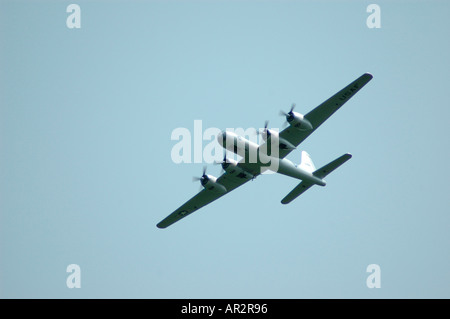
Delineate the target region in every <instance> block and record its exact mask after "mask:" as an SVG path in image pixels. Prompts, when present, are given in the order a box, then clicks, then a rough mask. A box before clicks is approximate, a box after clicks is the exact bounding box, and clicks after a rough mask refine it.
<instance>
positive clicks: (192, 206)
mask: <svg viewBox="0 0 450 319" xmlns="http://www.w3.org/2000/svg"><path fill="white" fill-rule="evenodd" d="M251 179H252V178H251V177H238V176H234V175H230V174H228V173H226V172H225V173H223V174H222V175H221V176H220V177H219V178H218V179H217V183H219V184H221V185H223V186H224V187H225V188H226V189H227V192H226V193H217V192H214V191H211V190H207V189H202V190H201V191H200V192H199V193H197V194H196V195H195V196H194V197H192V198H191V199H190V200H188V201H187V202H186V203H184V204H183V205H181V206H180V207H179V208H178V209H176V210H175V211H174V212H173V213H172V214H170V215H169V216H167V217H166V218H164V219H163V220H162V221H161V222H159V223H158V224H157V225H156V226H157V227H158V228H166V227H168V226H170V225H172V224H173V223H175V222H177V221H179V220H180V219H182V218H184V217H186V216H187V215H189V214H192V213H193V212H195V211H196V210H197V209H199V208H201V207H203V206H206V205H208V204H209V203H211V202H213V201H215V200H216V199H218V198H220V197H222V196H223V195H225V194H228V193H229V192H231V191H232V190H233V189H235V188H238V187H239V186H241V185H244V184H245V183H246V182H248V181H249V180H251Z"/></svg>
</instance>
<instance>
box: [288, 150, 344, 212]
mask: <svg viewBox="0 0 450 319" xmlns="http://www.w3.org/2000/svg"><path fill="white" fill-rule="evenodd" d="M304 153H305V154H306V155H308V153H306V152H304ZM303 158H304V156H303V153H302V164H303ZM351 158H352V155H351V154H344V155H342V156H341V157H338V158H337V159H335V160H334V161H332V162H330V163H328V164H327V165H325V166H323V167H321V168H319V169H318V170H314V171H313V175H314V176H316V177H318V178H321V179H322V178H324V177H325V176H327V175H328V174H330V173H331V172H332V171H334V170H335V169H336V168H338V167H339V166H341V165H342V164H344V163H345V162H347V161H348V160H349V159H351ZM308 159H309V161H310V163H311V164H312V161H311V158H310V157H309V155H308ZM305 165H306V164H305ZM312 167H314V164H312ZM313 185H314V184H313V183H311V182H308V181H302V182H301V183H300V184H298V185H297V186H296V187H295V188H294V189H293V190H292V191H291V192H290V193H289V194H287V195H286V196H285V197H284V198H283V199H282V200H281V203H282V204H288V203H290V202H292V201H293V200H294V199H296V198H297V197H299V196H300V195H301V194H303V193H304V192H306V191H307V190H308V189H309V188H310V187H311V186H313Z"/></svg>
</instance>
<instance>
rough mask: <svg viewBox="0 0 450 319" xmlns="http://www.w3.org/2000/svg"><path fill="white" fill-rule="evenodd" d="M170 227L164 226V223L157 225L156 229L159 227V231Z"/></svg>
mask: <svg viewBox="0 0 450 319" xmlns="http://www.w3.org/2000/svg"><path fill="white" fill-rule="evenodd" d="M167 226H168V225H164V224H163V223H162V222H160V223H158V224H156V227H158V228H159V229H164V228H166V227H167Z"/></svg>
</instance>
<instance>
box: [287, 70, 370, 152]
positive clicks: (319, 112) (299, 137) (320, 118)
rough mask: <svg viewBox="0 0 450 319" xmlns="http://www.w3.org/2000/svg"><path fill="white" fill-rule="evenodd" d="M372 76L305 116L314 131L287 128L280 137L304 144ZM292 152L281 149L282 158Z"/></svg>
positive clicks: (348, 87)
mask: <svg viewBox="0 0 450 319" xmlns="http://www.w3.org/2000/svg"><path fill="white" fill-rule="evenodd" d="M372 77H373V76H372V75H371V74H369V73H365V74H363V75H361V76H360V77H359V78H357V79H356V80H355V81H353V82H352V83H350V84H349V85H347V86H346V87H345V88H343V89H342V90H340V91H339V92H337V93H336V94H335V95H333V96H332V97H330V98H329V99H328V100H326V101H325V102H323V103H322V104H320V105H319V106H317V107H316V108H315V109H313V110H312V111H311V112H309V113H308V114H306V115H305V118H306V119H307V120H308V121H309V122H310V123H311V125H312V127H313V128H312V130H308V131H300V130H298V129H295V128H292V127H290V126H289V127H287V128H286V129H284V130H283V131H281V132H280V134H279V136H280V137H281V138H283V139H285V140H287V141H288V142H290V143H291V144H292V145H294V146H296V147H297V146H298V145H299V144H300V143H301V142H303V141H304V140H305V139H306V138H307V137H308V136H309V135H311V133H312V132H314V131H315V130H316V129H317V128H318V127H319V126H320V125H321V124H322V123H323V122H325V121H326V120H327V119H328V118H329V117H330V116H331V115H333V114H334V112H336V111H337V110H338V109H339V108H340V107H341V106H342V105H344V104H345V103H346V102H347V101H348V100H350V98H351V97H353V96H354V95H355V94H356V92H358V91H359V90H360V89H361V88H362V87H363V86H364V85H366V84H367V83H368V82H369V81H370V80H371V79H372ZM291 151H292V150H290V149H287V150H286V149H280V151H279V155H280V158H284V157H286V156H287V155H288V154H289V153H290V152H291Z"/></svg>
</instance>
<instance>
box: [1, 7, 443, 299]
mask: <svg viewBox="0 0 450 319" xmlns="http://www.w3.org/2000/svg"><path fill="white" fill-rule="evenodd" d="M71 3H76V4H78V5H79V6H80V8H81V28H80V29H69V28H68V27H67V25H66V19H67V17H68V16H69V13H67V12H66V8H67V6H68V5H69V4H71ZM371 3H376V4H378V5H379V7H380V9H381V16H380V17H381V28H378V29H377V28H373V29H371V28H368V26H367V24H366V19H367V17H368V16H369V15H370V13H368V12H366V8H367V6H368V5H369V4H371ZM449 9H450V2H448V1H432V2H431V3H430V2H429V1H268V0H267V1H76V2H75V1H1V2H0V50H1V54H0V254H1V255H0V297H2V298H450V253H449V244H450V232H449V226H450V210H449V207H450V205H449V204H450V199H449V195H448V192H449V181H448V180H449V178H450V173H449V169H448V166H447V165H448V163H449V161H450V148H449V134H448V133H449V132H448V130H449V126H448V123H449V122H448V121H449V120H448V119H449V118H450V108H449V102H448V101H449V99H448V94H449V89H450V85H449V78H448V76H449V74H450V72H449V71H450V69H449V68H450V63H449V56H450V42H449V41H448V37H449V30H450V19H449V12H450V11H449ZM364 72H370V73H372V74H373V76H374V78H373V80H372V81H371V82H370V83H369V84H368V85H367V86H366V87H364V88H363V89H362V90H361V91H360V92H359V93H358V94H357V95H356V96H355V97H353V98H352V99H351V100H350V101H349V102H348V103H347V104H346V105H344V107H343V108H342V109H340V110H339V111H338V112H337V113H336V114H335V115H334V116H333V117H331V118H330V119H329V120H328V121H327V122H326V123H325V124H323V126H321V127H320V129H318V130H317V131H316V132H314V133H313V134H312V135H311V136H310V137H309V138H308V139H307V140H306V141H305V142H304V143H303V144H301V146H300V147H299V148H300V150H306V151H307V152H308V153H309V154H310V155H311V157H312V158H313V161H314V162H315V164H316V166H318V167H319V166H321V165H324V164H326V163H328V162H329V161H331V160H333V159H334V158H336V157H338V156H340V155H342V154H344V153H346V152H350V153H352V154H353V158H352V159H351V160H350V161H349V162H347V163H346V164H344V165H343V166H342V167H341V168H339V169H338V170H337V171H335V172H334V173H333V174H331V175H329V176H328V177H327V182H328V185H327V186H326V187H324V188H322V187H313V188H311V189H310V190H308V191H307V192H306V193H305V194H303V195H302V196H301V197H299V198H298V199H296V200H295V201H294V202H292V203H291V204H289V205H286V206H285V205H282V204H281V203H280V200H281V199H282V198H283V197H284V196H285V195H286V194H287V193H288V192H289V191H290V190H291V189H292V188H294V187H295V186H296V185H297V181H295V180H293V179H290V178H288V177H286V176H280V175H268V176H260V177H258V178H257V179H256V180H255V181H253V182H249V183H248V184H246V185H244V186H243V187H241V188H239V189H237V190H235V191H233V192H232V193H230V194H228V195H227V196H224V197H223V198H221V199H219V200H218V201H216V202H214V203H212V204H210V205H209V206H207V207H205V208H203V209H201V210H199V211H197V212H196V213H194V214H192V215H190V216H188V217H186V218H185V219H183V220H182V221H180V222H178V223H176V224H174V225H173V226H171V227H169V228H167V229H164V230H161V229H158V228H156V224H157V223H158V222H159V221H160V220H161V219H163V218H164V217H166V216H167V215H168V214H170V213H171V212H172V211H173V210H175V209H176V208H177V207H179V206H180V205H181V204H183V203H184V202H185V201H186V200H188V199H189V198H191V197H192V196H193V195H195V193H196V192H197V191H198V187H199V185H198V184H196V183H192V176H199V175H200V174H201V170H202V167H203V165H204V164H203V163H192V164H176V163H174V162H173V161H172V159H171V150H172V147H173V146H174V145H175V143H176V142H175V141H172V140H171V133H172V131H173V130H174V129H176V128H179V127H185V128H187V129H189V130H193V125H194V120H202V124H203V128H204V129H206V128H208V127H217V128H219V129H224V128H238V127H241V128H248V127H261V126H262V125H264V121H265V120H269V121H270V124H271V125H273V126H277V127H279V126H281V124H282V123H283V121H284V119H283V118H282V117H280V116H279V115H278V112H279V110H280V109H283V110H285V111H286V110H288V109H289V107H290V105H291V103H296V104H297V108H296V111H298V112H300V113H307V112H309V111H310V110H311V109H313V108H314V107H316V106H317V105H319V104H320V103H321V102H323V101H324V100H326V99H327V98H328V97H330V96H331V95H332V94H334V93H335V92H337V91H338V90H340V89H341V88H343V87H344V86H346V85H347V84H349V83H350V82H351V81H353V80H354V79H356V78H357V77H358V76H360V75H361V74H363V73H364ZM207 143H208V141H205V142H204V145H205V144H207ZM300 150H296V151H294V152H292V153H291V154H290V155H289V157H288V158H289V159H290V160H292V161H294V162H299V160H300V153H301V152H300ZM208 172H209V173H211V174H214V175H216V176H218V175H219V174H220V167H218V166H213V165H209V166H208ZM70 264H77V265H79V266H80V269H81V277H80V278H81V288H79V289H77V288H73V289H69V288H68V287H67V286H66V279H67V277H68V276H69V273H67V272H66V267H67V266H68V265H70ZM370 264H377V265H379V266H380V269H381V288H372V289H369V288H368V287H367V285H366V279H367V277H368V276H369V275H370V274H369V273H368V272H366V268H367V266H368V265H370Z"/></svg>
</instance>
